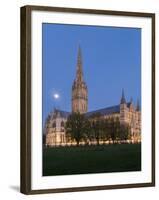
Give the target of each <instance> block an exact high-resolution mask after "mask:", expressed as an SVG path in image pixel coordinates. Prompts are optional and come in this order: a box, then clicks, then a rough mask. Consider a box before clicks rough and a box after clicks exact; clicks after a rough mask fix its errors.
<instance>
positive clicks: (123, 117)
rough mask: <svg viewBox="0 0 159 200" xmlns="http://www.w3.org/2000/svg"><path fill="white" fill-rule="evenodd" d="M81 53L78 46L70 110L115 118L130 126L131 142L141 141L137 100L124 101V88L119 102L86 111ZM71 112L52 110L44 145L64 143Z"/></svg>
mask: <svg viewBox="0 0 159 200" xmlns="http://www.w3.org/2000/svg"><path fill="white" fill-rule="evenodd" d="M82 68H83V66H82V55H81V49H80V47H79V50H78V57H77V70H76V77H75V80H74V82H73V85H72V112H80V113H82V114H85V115H86V116H87V117H89V116H91V115H92V114H95V113H100V115H101V116H102V118H112V117H113V118H116V117H118V118H119V120H120V124H126V125H128V126H129V127H130V131H131V142H135V143H136V142H141V111H140V106H139V102H138V103H137V105H136V106H134V105H133V102H132V99H131V100H130V102H126V99H125V96H124V90H123V91H122V96H121V100H120V103H119V104H118V105H115V106H111V107H107V108H103V109H99V110H95V111H92V112H87V110H88V89H87V85H86V83H85V81H84V77H83V69H82ZM70 113H71V112H66V111H62V110H58V109H54V111H52V112H51V113H50V114H49V115H48V117H47V119H46V122H45V127H44V134H46V146H59V145H66V144H67V141H66V133H65V123H66V121H67V118H68V116H69V115H70Z"/></svg>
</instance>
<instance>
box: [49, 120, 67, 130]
mask: <svg viewBox="0 0 159 200" xmlns="http://www.w3.org/2000/svg"><path fill="white" fill-rule="evenodd" d="M60 125H61V127H64V126H65V123H64V121H62V122H61V124H60ZM52 128H56V122H53V124H52Z"/></svg>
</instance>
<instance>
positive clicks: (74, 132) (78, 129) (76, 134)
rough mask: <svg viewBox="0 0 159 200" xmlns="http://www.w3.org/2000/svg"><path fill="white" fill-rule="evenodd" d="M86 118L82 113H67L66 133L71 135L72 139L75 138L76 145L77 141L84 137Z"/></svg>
mask: <svg viewBox="0 0 159 200" xmlns="http://www.w3.org/2000/svg"><path fill="white" fill-rule="evenodd" d="M85 125H86V119H85V116H84V115H83V114H80V113H79V112H77V113H72V114H71V115H69V117H68V120H67V122H66V135H67V136H68V137H71V139H72V140H74V139H75V141H76V143H77V146H79V142H80V140H81V139H83V138H84V134H85V133H86V126H85Z"/></svg>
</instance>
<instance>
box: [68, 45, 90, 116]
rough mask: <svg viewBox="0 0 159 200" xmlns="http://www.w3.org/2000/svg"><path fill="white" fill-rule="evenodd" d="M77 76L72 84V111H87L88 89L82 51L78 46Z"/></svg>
mask: <svg viewBox="0 0 159 200" xmlns="http://www.w3.org/2000/svg"><path fill="white" fill-rule="evenodd" d="M76 67H77V70H76V77H75V80H74V82H73V85H72V112H79V113H86V112H87V107H88V91H87V85H86V83H85V82H84V78H83V70H82V53H81V48H80V46H79V47H78V56H77V66H76Z"/></svg>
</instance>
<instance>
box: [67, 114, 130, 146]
mask: <svg viewBox="0 0 159 200" xmlns="http://www.w3.org/2000/svg"><path fill="white" fill-rule="evenodd" d="M65 129H66V138H67V142H70V141H76V143H77V145H79V143H80V142H84V143H85V144H91V143H94V142H96V144H98V145H99V144H100V141H102V142H106V141H107V142H111V143H119V142H126V141H127V140H128V139H130V137H131V136H130V127H129V126H127V125H121V124H120V121H119V118H118V117H115V118H114V117H110V118H106V119H104V118H103V117H102V116H101V115H100V113H96V114H93V115H91V116H90V117H86V116H85V115H83V114H80V113H72V114H71V115H70V116H69V117H68V120H67V122H66V125H65Z"/></svg>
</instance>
